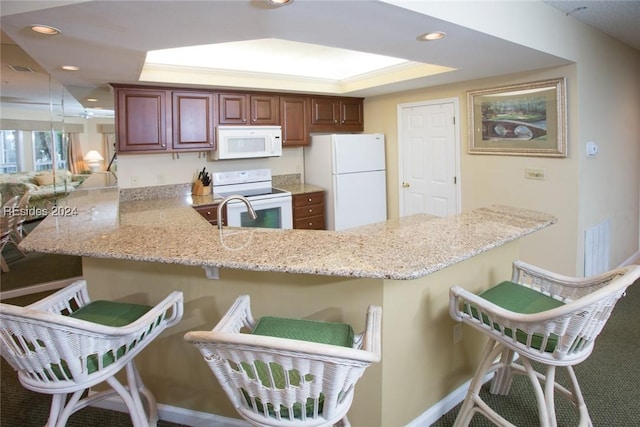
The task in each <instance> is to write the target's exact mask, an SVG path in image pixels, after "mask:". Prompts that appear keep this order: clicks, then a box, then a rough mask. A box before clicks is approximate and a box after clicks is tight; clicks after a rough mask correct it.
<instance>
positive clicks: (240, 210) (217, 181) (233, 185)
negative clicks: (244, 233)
mask: <svg viewBox="0 0 640 427" xmlns="http://www.w3.org/2000/svg"><path fill="white" fill-rule="evenodd" d="M211 179H212V185H213V194H214V197H222V198H224V197H227V196H231V195H233V194H239V195H241V196H244V197H246V198H247V199H248V200H249V202H251V205H252V206H253V209H254V210H255V211H256V214H257V216H258V218H256V219H255V220H254V219H252V218H251V216H250V215H249V213H248V210H247V207H246V206H245V204H244V203H242V202H241V201H239V200H230V201H229V202H228V203H227V206H226V208H227V225H229V226H232V227H260V228H293V212H292V207H291V193H290V192H289V191H284V190H280V189H277V188H273V187H272V180H271V170H270V169H253V170H244V171H232V172H214V173H213V174H212V176H211Z"/></svg>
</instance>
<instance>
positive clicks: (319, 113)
mask: <svg viewBox="0 0 640 427" xmlns="http://www.w3.org/2000/svg"><path fill="white" fill-rule="evenodd" d="M338 114H340V111H339V102H338V100H337V99H336V98H311V126H312V127H313V126H332V127H333V126H336V125H338Z"/></svg>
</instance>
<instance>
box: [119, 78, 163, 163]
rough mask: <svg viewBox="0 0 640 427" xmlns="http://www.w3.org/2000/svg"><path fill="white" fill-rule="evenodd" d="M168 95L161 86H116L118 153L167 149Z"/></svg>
mask: <svg viewBox="0 0 640 427" xmlns="http://www.w3.org/2000/svg"><path fill="white" fill-rule="evenodd" d="M170 94H171V92H170V91H168V90H162V89H152V88H149V89H147V88H122V87H116V88H115V97H116V123H115V124H116V132H117V140H118V152H160V151H167V137H168V136H170V135H171V119H170V117H169V112H170V110H171V95H170Z"/></svg>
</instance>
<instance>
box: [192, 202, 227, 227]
mask: <svg viewBox="0 0 640 427" xmlns="http://www.w3.org/2000/svg"><path fill="white" fill-rule="evenodd" d="M194 209H195V210H196V211H197V212H198V213H199V214H200V215H202V217H203V218H204V219H206V220H207V221H209V222H210V223H211V224H213V225H217V224H218V205H206V206H199V207H197V208H194ZM223 218H224V215H223Z"/></svg>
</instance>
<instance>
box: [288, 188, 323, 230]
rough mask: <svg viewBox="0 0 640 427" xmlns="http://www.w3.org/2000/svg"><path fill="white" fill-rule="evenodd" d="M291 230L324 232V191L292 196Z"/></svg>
mask: <svg viewBox="0 0 640 427" xmlns="http://www.w3.org/2000/svg"><path fill="white" fill-rule="evenodd" d="M293 228H297V229H305V230H324V229H325V215H324V191H316V192H313V193H304V194H295V195H294V196H293Z"/></svg>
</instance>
